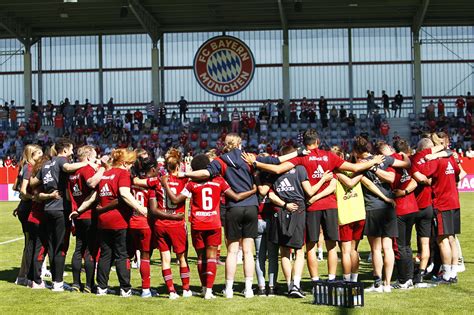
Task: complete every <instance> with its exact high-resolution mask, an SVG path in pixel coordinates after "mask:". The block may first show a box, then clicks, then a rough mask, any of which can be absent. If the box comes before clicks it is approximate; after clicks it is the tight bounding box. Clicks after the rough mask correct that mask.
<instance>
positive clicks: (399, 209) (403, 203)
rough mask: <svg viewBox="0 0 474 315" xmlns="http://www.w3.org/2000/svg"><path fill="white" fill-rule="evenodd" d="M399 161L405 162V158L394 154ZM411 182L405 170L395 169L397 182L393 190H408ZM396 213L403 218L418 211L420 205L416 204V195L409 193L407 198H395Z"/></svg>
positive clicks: (393, 185)
mask: <svg viewBox="0 0 474 315" xmlns="http://www.w3.org/2000/svg"><path fill="white" fill-rule="evenodd" d="M392 157H394V158H395V159H397V160H403V157H402V156H401V155H400V154H398V153H394V154H392ZM410 182H411V175H410V174H409V173H408V171H407V170H406V169H404V168H396V169H395V180H394V182H393V184H392V188H393V189H400V190H406V189H407V187H408V185H409V184H410ZM395 204H396V205H395V211H396V213H397V216H402V215H406V214H410V213H414V212H417V211H418V204H417V203H416V198H415V194H414V193H409V194H408V195H406V196H401V197H396V198H395Z"/></svg>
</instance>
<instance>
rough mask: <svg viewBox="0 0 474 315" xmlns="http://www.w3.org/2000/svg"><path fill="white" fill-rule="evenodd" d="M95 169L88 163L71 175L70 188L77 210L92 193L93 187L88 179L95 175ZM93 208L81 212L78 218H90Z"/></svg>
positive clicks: (74, 208)
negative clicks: (88, 182)
mask: <svg viewBox="0 0 474 315" xmlns="http://www.w3.org/2000/svg"><path fill="white" fill-rule="evenodd" d="M94 174H95V170H94V168H93V167H92V166H90V165H87V166H84V167H81V168H80V169H78V170H77V171H76V172H75V173H74V174H72V175H69V178H68V190H69V196H70V197H71V204H72V210H73V211H74V210H77V209H78V208H79V207H80V206H81V204H82V203H83V202H84V200H86V198H87V197H88V196H89V195H90V194H91V192H92V190H93V189H92V188H90V187H89V186H88V185H87V180H88V179H89V178H91V177H92V176H94ZM91 213H92V211H91V209H87V210H86V211H85V212H83V213H81V215H80V216H79V217H77V219H78V220H81V219H83V220H84V219H90V218H91Z"/></svg>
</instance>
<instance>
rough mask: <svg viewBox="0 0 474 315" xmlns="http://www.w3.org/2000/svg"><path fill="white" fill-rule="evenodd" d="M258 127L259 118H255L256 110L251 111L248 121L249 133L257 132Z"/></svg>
mask: <svg viewBox="0 0 474 315" xmlns="http://www.w3.org/2000/svg"><path fill="white" fill-rule="evenodd" d="M256 127H257V120H256V118H255V112H252V113H250V115H249V121H248V131H249V135H254V134H255V128H256Z"/></svg>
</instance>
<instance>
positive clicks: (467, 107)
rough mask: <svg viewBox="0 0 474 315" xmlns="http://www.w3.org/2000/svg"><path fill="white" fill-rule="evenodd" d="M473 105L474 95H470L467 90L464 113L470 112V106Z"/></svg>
mask: <svg viewBox="0 0 474 315" xmlns="http://www.w3.org/2000/svg"><path fill="white" fill-rule="evenodd" d="M473 107H474V97H472V96H471V92H467V96H466V114H467V113H470V114H472V108H473Z"/></svg>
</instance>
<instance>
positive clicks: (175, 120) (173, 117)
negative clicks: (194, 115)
mask: <svg viewBox="0 0 474 315" xmlns="http://www.w3.org/2000/svg"><path fill="white" fill-rule="evenodd" d="M178 126H179V120H178V114H176V112H175V111H173V112H172V113H171V131H172V132H175V131H177V130H178Z"/></svg>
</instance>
